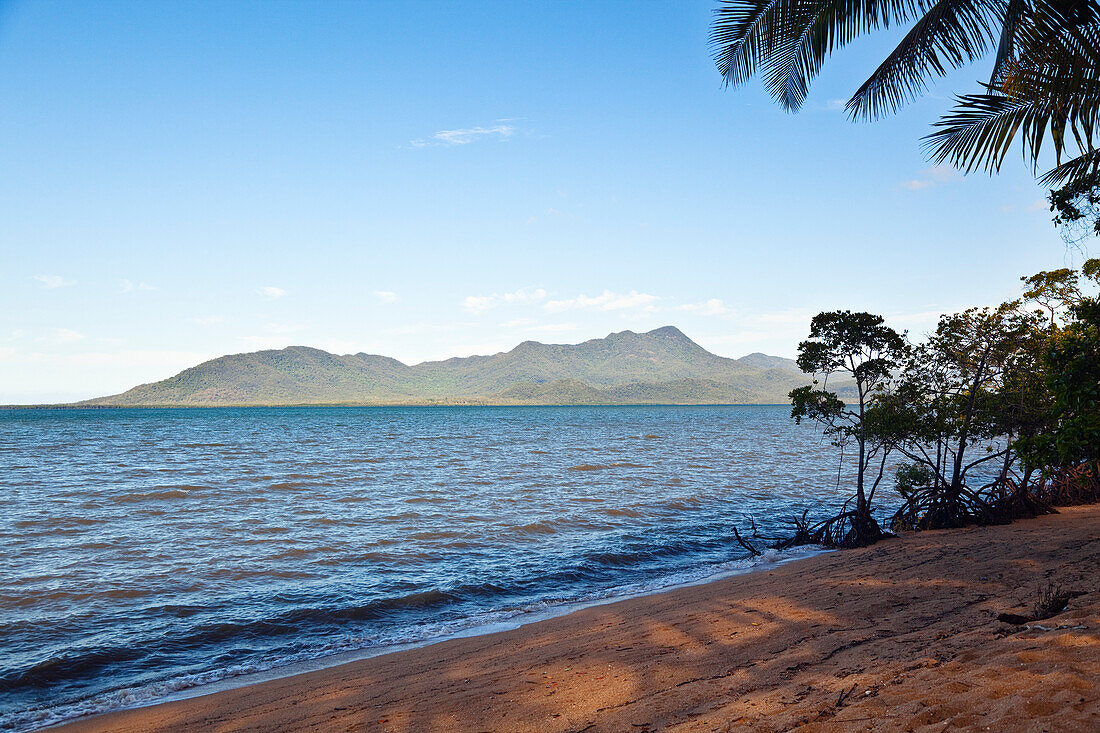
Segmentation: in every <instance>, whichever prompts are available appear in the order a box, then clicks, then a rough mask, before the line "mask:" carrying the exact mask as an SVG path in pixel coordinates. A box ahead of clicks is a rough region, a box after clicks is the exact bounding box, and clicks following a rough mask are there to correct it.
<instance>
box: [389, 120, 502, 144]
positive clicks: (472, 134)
mask: <svg viewBox="0 0 1100 733" xmlns="http://www.w3.org/2000/svg"><path fill="white" fill-rule="evenodd" d="M504 122H505V121H504V120H498V121H497V123H496V124H494V125H488V126H483V125H478V126H477V127H464V128H460V129H457V130H439V131H437V132H435V133H432V134H431V135H429V136H428V137H423V138H417V139H416V140H410V141H409V146H410V147H413V148H430V147H436V146H440V145H445V146H454V145H469V144H470V143H472V142H477V141H478V140H507V139H508V138H510V137H512V136H513V135H515V134H516V127H515V125H510V124H504Z"/></svg>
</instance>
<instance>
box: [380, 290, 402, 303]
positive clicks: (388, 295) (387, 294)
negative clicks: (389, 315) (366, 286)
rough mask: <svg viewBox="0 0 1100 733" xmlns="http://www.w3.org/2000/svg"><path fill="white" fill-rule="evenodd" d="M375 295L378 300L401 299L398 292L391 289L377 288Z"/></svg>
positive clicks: (395, 300)
mask: <svg viewBox="0 0 1100 733" xmlns="http://www.w3.org/2000/svg"><path fill="white" fill-rule="evenodd" d="M374 297H375V298H378V300H380V301H381V302H383V303H396V302H397V301H399V300H401V298H399V297H398V295H397V293H395V292H393V291H390V290H375V291H374Z"/></svg>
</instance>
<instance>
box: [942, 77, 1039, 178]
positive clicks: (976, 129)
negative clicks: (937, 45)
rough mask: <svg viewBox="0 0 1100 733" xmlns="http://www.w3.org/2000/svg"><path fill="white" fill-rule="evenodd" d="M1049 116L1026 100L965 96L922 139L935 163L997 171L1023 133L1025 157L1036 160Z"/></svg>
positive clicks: (988, 95)
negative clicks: (934, 130)
mask: <svg viewBox="0 0 1100 733" xmlns="http://www.w3.org/2000/svg"><path fill="white" fill-rule="evenodd" d="M1049 123H1050V115H1049V114H1044V113H1043V110H1041V109H1039V108H1038V107H1037V105H1035V104H1033V103H1030V102H1028V101H1021V100H1014V99H1011V98H1009V97H1006V96H1004V95H1001V94H992V93H991V94H965V95H962V96H959V97H956V105H955V108H954V109H953V110H952V111H951V112H950V113H948V114H947V115H945V116H944V117H943V119H941V120H939V121H938V122H937V123H936V124H935V127H937V128H939V129H938V130H937V131H936V132H933V133H932V134H930V135H928V136H927V137H926V138H925V141H926V146H927V147H928V148H929V150H930V152H931V155H932V158H933V159H934V160H935V161H936V162H937V163H945V162H946V163H950V164H952V165H954V166H955V167H956V168H960V169H962V170H965V171H966V172H970V171H972V170H975V169H979V168H984V169H985V170H987V171H989V172H990V173H995V172H997V171H998V170H1000V167H1001V162H1002V161H1003V160H1004V157H1005V155H1006V154H1007V153H1008V150H1009V148H1010V147H1011V146H1012V142H1013V140H1014V139H1015V137H1016V135H1017V133H1022V134H1023V145H1024V149H1025V154H1028V153H1030V154H1031V156H1032V158H1033V159H1034V158H1036V157H1038V154H1039V149H1040V147H1041V146H1042V142H1043V137H1044V134H1045V131H1046V128H1047V126H1048V125H1049Z"/></svg>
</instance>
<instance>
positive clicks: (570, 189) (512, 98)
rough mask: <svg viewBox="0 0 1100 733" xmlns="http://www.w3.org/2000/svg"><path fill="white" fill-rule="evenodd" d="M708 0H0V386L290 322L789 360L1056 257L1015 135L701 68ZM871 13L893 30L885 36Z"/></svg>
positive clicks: (282, 342) (140, 369) (176, 356)
mask: <svg viewBox="0 0 1100 733" xmlns="http://www.w3.org/2000/svg"><path fill="white" fill-rule="evenodd" d="M712 8H713V4H712V3H711V2H676V3H673V2H669V3H656V2H655V3H649V2H615V3H587V2H571V3H569V2H558V3H522V2H499V3H457V2H455V3H428V2H422V3H417V2H409V3H388V2H387V3H383V2H376V3H369V2H328V3H325V2H302V3H290V2H186V3H183V2H180V3H169V2H155V1H152V0H150V1H145V2H132V3H128V2H30V1H24V0H14V2H13V1H12V0H0V139H2V140H3V141H4V142H3V144H0V402H37V401H44V400H66V399H75V398H81V397H90V396H94V395H101V394H107V393H113V392H117V391H121V390H123V389H125V388H127V387H129V386H132V385H134V384H136V383H139V382H146V381H153V380H156V379H161V378H164V377H167V376H169V375H171V374H173V373H175V372H176V371H178V370H180V369H182V368H184V367H186V366H189V365H192V364H194V363H197V362H198V361H201V360H203V359H205V358H209V357H212V356H216V355H220V354H223V353H231V352H240V351H253V350H256V349H260V348H278V347H282V346H286V345H289V344H299V343H300V344H308V345H313V346H318V347H321V348H325V349H328V350H331V351H337V352H341V353H345V352H356V351H367V352H372V353H383V354H387V355H391V356H395V357H397V358H399V359H401V360H403V361H406V362H409V363H414V362H418V361H423V360H426V359H437V358H446V357H449V356H455V355H469V354H475V353H493V352H496V351H500V350H506V349H509V348H511V347H512V346H514V345H515V344H516V343H518V342H520V341H523V340H525V339H535V340H539V341H550V342H577V341H581V340H584V339H588V338H594V337H600V336H604V335H606V334H607V333H609V332H611V331H620V330H623V329H632V330H648V329H651V328H656V327H659V326H662V325H666V324H673V325H676V326H678V327H680V328H681V329H682V330H684V331H685V332H686V333H687V334H688V335H689V336H691V337H692V338H694V339H695V340H697V341H698V342H699V343H701V344H702V345H703V346H705V347H707V348H709V349H711V350H712V351H715V352H717V353H719V354H723V355H727V356H741V355H743V354H746V353H749V352H752V351H765V352H768V353H772V354H780V355H787V356H791V355H793V354H794V352H795V347H796V345H797V342H798V340H799V339H800V338H801V337H803V336H804V334H805V332H806V330H807V328H808V320H809V318H810V317H811V316H812V315H813V314H814V313H816V312H818V311H820V310H825V309H834V308H855V309H865V310H871V311H875V312H879V313H882V314H884V315H886V316H887V317H888V318H889V320H890V322H891V323H893V324H894V325H896V326H897V327H899V328H908V329H910V330H911V331H912V332H914V333H918V334H919V333H921V332H923V331H927V330H928V329H929V328H930V327H931V325H932V324H933V323H934V321H935V315H936V314H937V313H939V312H941V311H950V310H957V309H961V308H963V307H966V306H969V305H982V304H989V303H995V302H1000V301H1002V300H1004V299H1007V298H1009V297H1012V296H1013V295H1014V294H1015V293H1017V292H1018V288H1017V285H1018V277H1019V276H1020V275H1023V274H1030V273H1032V272H1035V271H1037V270H1040V269H1044V268H1051V267H1061V266H1064V265H1065V264H1067V263H1071V264H1072V263H1073V261H1074V258H1075V257H1076V258H1077V259H1080V255H1078V254H1077V253H1074V252H1070V251H1067V250H1066V248H1065V246H1064V245H1063V244H1062V242H1061V239H1060V238H1059V236H1058V233H1057V231H1056V230H1055V229H1054V228H1053V226H1052V225H1051V223H1050V213H1049V211H1048V210H1047V207H1046V205H1045V202H1044V201H1043V196H1044V193H1045V192H1044V190H1043V189H1042V188H1041V187H1039V186H1038V185H1037V184H1036V183H1035V182H1034V179H1033V177H1032V175H1031V172H1030V170H1029V169H1028V168H1027V166H1025V164H1024V163H1023V162H1022V159H1019V158H1016V157H1012V158H1010V159H1009V160H1008V161H1007V162H1006V164H1005V168H1004V171H1003V172H1002V174H1001V175H1000V176H998V177H995V178H990V177H988V176H986V175H984V174H978V175H971V176H968V177H963V176H960V175H958V174H956V173H955V172H953V171H951V170H948V169H944V168H936V167H933V166H932V165H931V164H930V163H929V161H928V160H927V158H926V157H925V156H924V155H923V154H922V151H921V149H920V145H919V138H920V137H921V136H922V135H924V134H926V133H927V132H928V125H929V123H930V122H932V121H933V120H934V119H935V118H936V117H937V116H938V114H939V113H940V112H941V111H942V110H943V109H944V108H945V106H946V105H947V103H948V101H947V97H948V95H949V94H950V92H951V91H952V90H963V89H966V90H971V89H973V88H974V87H975V80H977V79H979V78H981V77H982V76H983V75H985V74H987V72H986V69H985V67H984V66H983V67H975V68H972V69H967V70H964V71H962V72H959V73H958V74H955V75H953V76H952V77H951V78H950V79H949V80H947V81H946V82H944V83H941V84H939V85H937V86H936V87H935V88H934V89H933V90H932V92H931V94H930V95H929V96H928V97H927V98H925V99H923V100H921V101H919V102H918V103H915V104H913V105H911V106H909V107H907V108H906V109H905V110H904V111H903V112H902V113H901V114H899V115H897V116H895V117H892V118H889V119H886V120H883V121H880V122H877V123H874V124H853V123H850V122H848V121H847V120H846V119H845V117H844V115H843V114H842V113H841V112H840V111H839V110H838V106H839V104H838V102H839V101H840V100H843V99H846V98H847V96H848V94H850V92H851V91H852V90H853V89H854V88H855V87H856V86H858V84H859V82H860V81H862V79H863V78H864V77H865V76H866V75H867V74H868V73H869V72H870V70H872V69H873V67H874V65H875V62H876V61H877V60H878V59H880V58H881V57H882V56H883V55H885V53H887V52H888V50H889V48H890V46H891V41H892V40H895V39H894V38H891V37H890V36H881V37H871V38H868V39H866V40H864V41H861V42H860V43H857V44H856V45H854V46H852V47H850V48H849V49H846V50H845V51H844V52H842V53H840V54H838V55H837V56H835V57H834V58H832V59H831V60H830V61H829V63H828V64H827V66H826V69H825V73H824V74H823V75H822V76H821V77H820V79H819V80H818V81H817V82H816V83H815V85H814V87H813V90H812V93H811V96H810V99H809V101H808V103H807V105H806V108H805V109H804V110H803V111H802V112H801V113H800V114H798V115H788V114H786V113H784V112H783V111H782V110H780V109H779V108H778V107H776V106H775V105H774V104H772V103H771V102H770V100H769V99H768V98H767V96H766V95H765V94H764V93H763V91H762V90H761V88H760V86H759V85H758V84H752V85H750V86H748V87H745V88H742V89H733V90H731V89H723V87H722V84H721V80H720V78H719V76H718V74H717V72H716V71H715V69H714V67H713V64H712V63H711V61H710V59H709V55H708V50H707V46H706V36H707V32H708V24H709V22H710V13H711V10H712ZM895 38H896V37H895Z"/></svg>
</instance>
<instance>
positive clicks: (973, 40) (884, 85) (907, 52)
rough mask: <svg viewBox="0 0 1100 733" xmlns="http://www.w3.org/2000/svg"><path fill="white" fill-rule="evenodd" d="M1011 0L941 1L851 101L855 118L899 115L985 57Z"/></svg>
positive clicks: (850, 107)
mask: <svg viewBox="0 0 1100 733" xmlns="http://www.w3.org/2000/svg"><path fill="white" fill-rule="evenodd" d="M1005 5H1006V0H939V1H938V2H936V4H935V5H933V6H932V7H931V8H930V9H929V10H928V12H927V13H925V14H924V16H923V17H921V19H920V20H918V21H917V22H916V24H915V25H914V26H913V28H912V29H911V30H910V31H909V33H907V34H906V35H905V38H903V39H902V41H901V43H899V44H898V46H897V48H895V49H894V51H893V52H892V53H891V54H890V55H889V56H888V57H887V58H886V60H885V61H883V62H882V64H881V65H880V66H879V67H878V68H877V69H875V72H874V73H873V74H871V76H870V78H868V79H867V81H865V82H864V83H863V85H862V86H861V87H860V88H859V89H858V90H857V91H856V93H855V94H854V95H852V98H851V99H850V100H849V101H848V104H847V105H846V109H847V111H848V114H849V115H850V116H852V117H863V118H865V119H873V118H876V117H880V116H882V115H883V114H887V113H891V112H896V111H897V110H898V108H900V107H901V106H902V105H904V104H905V103H906V102H909V101H911V100H913V99H915V98H916V97H918V96H920V95H921V94H922V93H923V92H924V91H925V89H927V87H928V82H929V80H930V79H931V78H932V77H934V76H944V75H946V74H947V72H948V71H949V70H950V69H957V68H959V67H961V66H963V65H965V64H968V63H971V62H973V61H974V60H976V59H978V58H979V57H981V56H982V55H984V54H985V53H986V52H987V51H988V50H989V49H990V48H991V47H992V45H993V42H994V38H995V33H996V31H995V28H996V27H997V25H998V22H999V21H1000V20H1002V19H1003V18H1004V15H1005Z"/></svg>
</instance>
